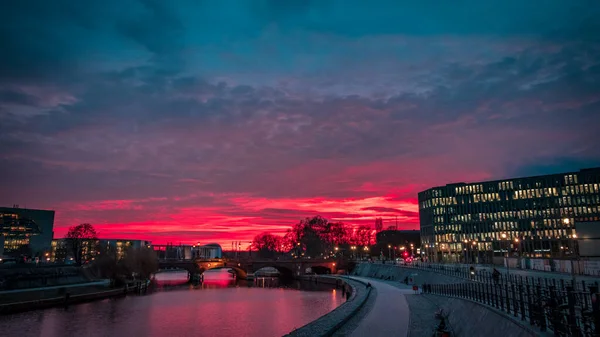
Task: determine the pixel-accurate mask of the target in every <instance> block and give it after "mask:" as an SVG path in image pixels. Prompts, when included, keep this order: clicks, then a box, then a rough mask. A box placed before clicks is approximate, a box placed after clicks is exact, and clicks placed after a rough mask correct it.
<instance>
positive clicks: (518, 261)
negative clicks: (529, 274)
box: [515, 238, 521, 269]
mask: <svg viewBox="0 0 600 337" xmlns="http://www.w3.org/2000/svg"><path fill="white" fill-rule="evenodd" d="M515 243H517V244H518V245H519V248H517V254H518V255H517V268H519V269H520V268H521V248H520V247H521V243H520V241H519V238H515Z"/></svg>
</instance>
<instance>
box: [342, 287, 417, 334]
mask: <svg viewBox="0 0 600 337" xmlns="http://www.w3.org/2000/svg"><path fill="white" fill-rule="evenodd" d="M351 278H353V279H357V280H360V281H363V282H370V283H371V285H372V286H373V288H375V289H376V290H377V299H376V301H375V303H374V305H373V308H372V309H371V310H370V311H369V313H368V314H367V315H366V316H365V317H364V318H363V319H362V320H361V321H360V324H359V325H358V327H357V328H356V330H354V331H352V334H351V335H350V336H351V337H364V336H368V337H380V336H381V337H405V336H407V334H408V324H409V318H410V312H409V310H408V303H407V302H406V298H405V297H404V294H412V293H413V291H412V290H411V289H399V288H398V287H395V286H392V285H389V284H388V283H385V282H381V281H377V280H375V279H371V278H366V277H357V276H351Z"/></svg>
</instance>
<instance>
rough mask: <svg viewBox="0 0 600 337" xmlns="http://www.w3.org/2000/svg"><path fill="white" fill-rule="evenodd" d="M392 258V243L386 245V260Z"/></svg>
mask: <svg viewBox="0 0 600 337" xmlns="http://www.w3.org/2000/svg"><path fill="white" fill-rule="evenodd" d="M391 259H392V245H388V260H391Z"/></svg>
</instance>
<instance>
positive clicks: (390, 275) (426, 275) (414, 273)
mask: <svg viewBox="0 0 600 337" xmlns="http://www.w3.org/2000/svg"><path fill="white" fill-rule="evenodd" d="M352 275H356V276H363V277H372V278H376V279H380V280H386V281H400V282H402V281H404V279H405V278H407V277H408V278H409V279H410V278H413V279H414V282H415V283H416V284H417V285H421V284H423V283H431V284H454V283H462V282H466V280H465V279H463V278H458V277H453V276H448V275H443V274H440V273H436V272H433V271H427V270H422V269H415V268H406V267H402V266H399V265H394V264H380V263H361V264H359V265H357V266H356V268H355V269H354V270H353V271H352Z"/></svg>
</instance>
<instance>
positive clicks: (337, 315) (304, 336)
mask: <svg viewBox="0 0 600 337" xmlns="http://www.w3.org/2000/svg"><path fill="white" fill-rule="evenodd" d="M303 280H305V281H309V282H316V283H324V284H330V285H333V286H335V287H336V289H340V290H341V291H344V293H345V294H347V295H346V302H344V303H343V304H342V305H340V306H339V307H337V308H335V309H333V310H332V311H330V312H329V313H327V314H325V315H323V316H321V317H320V318H318V319H316V320H314V321H312V322H310V323H308V324H306V325H305V326H303V327H301V328H299V329H296V330H294V331H292V332H290V333H289V334H287V335H285V336H284V337H313V336H322V337H325V336H333V335H334V334H335V333H336V332H337V331H338V330H340V329H341V328H342V327H343V326H344V324H346V323H347V322H348V321H349V320H350V319H352V317H354V316H355V315H356V314H357V313H358V311H359V310H360V309H361V308H362V307H363V305H364V304H365V303H366V302H367V300H368V298H369V296H370V294H371V290H372V288H371V287H367V284H366V283H365V282H363V281H360V280H355V279H351V278H346V277H336V276H305V277H304V278H303Z"/></svg>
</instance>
